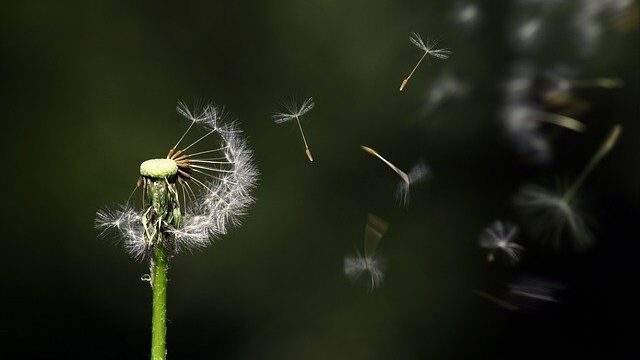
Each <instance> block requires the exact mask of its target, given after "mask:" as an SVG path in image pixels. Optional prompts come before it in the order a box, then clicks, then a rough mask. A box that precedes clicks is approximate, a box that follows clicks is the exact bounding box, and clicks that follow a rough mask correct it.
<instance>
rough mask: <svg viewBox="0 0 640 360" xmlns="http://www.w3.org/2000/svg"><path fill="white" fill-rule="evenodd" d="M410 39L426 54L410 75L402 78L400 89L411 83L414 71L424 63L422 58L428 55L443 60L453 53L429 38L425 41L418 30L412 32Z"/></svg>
mask: <svg viewBox="0 0 640 360" xmlns="http://www.w3.org/2000/svg"><path fill="white" fill-rule="evenodd" d="M409 41H411V43H412V44H413V45H415V47H417V48H418V49H420V50H421V51H422V52H424V54H422V57H420V60H418V62H417V63H416V64H415V66H414V67H413V69H412V70H411V72H410V73H409V75H407V77H406V78H404V80H402V84H400V91H403V90H404V88H405V87H406V86H407V84H408V83H409V80H410V79H411V77H412V76H413V73H414V72H416V69H418V66H420V63H422V60H424V58H425V57H426V56H427V55H429V56H432V57H434V58H437V59H441V60H446V59H448V58H449V55H451V50H448V49H437V48H436V44H435V43H433V42H429V40H427V42H424V40H422V37H420V35H419V34H418V33H416V32H414V33H411V36H409Z"/></svg>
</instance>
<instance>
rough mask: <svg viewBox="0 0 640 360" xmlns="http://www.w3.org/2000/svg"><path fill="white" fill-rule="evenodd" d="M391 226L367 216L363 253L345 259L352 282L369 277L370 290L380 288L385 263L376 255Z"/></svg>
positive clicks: (345, 271)
mask: <svg viewBox="0 0 640 360" xmlns="http://www.w3.org/2000/svg"><path fill="white" fill-rule="evenodd" d="M388 228H389V224H388V223H387V222H386V221H384V220H382V219H381V218H379V217H377V216H375V215H373V214H367V224H366V225H365V228H364V242H363V252H362V253H361V252H360V251H358V250H356V255H355V256H348V257H345V259H344V274H345V275H346V276H347V278H349V280H351V281H352V282H356V281H358V280H360V279H361V278H363V276H367V277H368V281H367V283H368V286H369V289H370V290H373V289H375V288H377V287H379V286H380V285H381V284H382V281H383V280H384V261H383V259H382V258H381V257H379V256H378V255H377V254H376V253H377V250H378V246H379V245H380V241H381V239H382V237H383V236H384V234H385V233H386V232H387V229H388Z"/></svg>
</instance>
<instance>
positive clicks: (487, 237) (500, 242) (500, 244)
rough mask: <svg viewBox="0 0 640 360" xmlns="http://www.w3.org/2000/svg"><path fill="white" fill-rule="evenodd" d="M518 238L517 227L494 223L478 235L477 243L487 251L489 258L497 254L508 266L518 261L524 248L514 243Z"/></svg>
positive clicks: (498, 222) (499, 222)
mask: <svg viewBox="0 0 640 360" xmlns="http://www.w3.org/2000/svg"><path fill="white" fill-rule="evenodd" d="M517 236H518V227H517V226H515V225H513V224H511V223H503V222H501V221H494V222H493V223H492V224H491V225H490V226H488V227H487V228H485V229H484V231H483V232H482V234H481V235H480V239H479V243H480V246H481V247H482V248H484V249H487V250H489V251H490V252H489V254H490V256H492V255H493V254H495V253H496V252H499V253H500V254H502V255H504V256H505V257H506V259H507V261H508V262H509V264H512V265H513V264H515V263H517V262H518V261H520V254H521V253H522V251H523V250H524V247H523V246H521V245H519V244H517V243H515V241H514V240H515V239H516V237H517Z"/></svg>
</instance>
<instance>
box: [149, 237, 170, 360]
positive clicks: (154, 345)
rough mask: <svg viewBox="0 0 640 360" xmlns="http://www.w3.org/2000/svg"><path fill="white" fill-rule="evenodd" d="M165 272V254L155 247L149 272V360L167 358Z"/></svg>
mask: <svg viewBox="0 0 640 360" xmlns="http://www.w3.org/2000/svg"><path fill="white" fill-rule="evenodd" d="M167 270H169V262H168V260H167V254H166V252H165V250H164V248H163V247H162V246H161V245H158V246H155V248H154V251H153V264H152V270H151V271H152V275H151V276H152V277H151V289H152V291H153V314H152V319H151V360H164V359H166V357H167V341H166V338H167Z"/></svg>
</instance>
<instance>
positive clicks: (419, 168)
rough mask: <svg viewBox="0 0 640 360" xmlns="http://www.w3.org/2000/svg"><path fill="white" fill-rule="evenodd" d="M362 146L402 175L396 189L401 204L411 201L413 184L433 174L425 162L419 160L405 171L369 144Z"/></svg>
mask: <svg viewBox="0 0 640 360" xmlns="http://www.w3.org/2000/svg"><path fill="white" fill-rule="evenodd" d="M360 147H361V148H362V149H363V150H364V151H366V152H367V153H369V154H371V155H373V156H375V157H377V158H378V159H380V160H382V162H384V163H385V164H386V165H387V166H389V167H390V168H391V170H393V171H395V172H396V174H398V175H399V176H400V179H401V181H400V182H399V183H398V186H397V189H396V198H397V199H398V200H399V201H400V203H401V204H406V203H407V202H408V201H409V192H410V189H411V187H412V186H413V185H415V184H417V183H420V182H422V181H424V180H426V179H427V178H428V177H430V176H431V169H430V168H429V166H428V165H426V164H425V163H423V162H418V163H417V164H416V165H414V166H413V167H412V168H411V170H410V171H409V173H408V174H407V173H405V172H404V171H402V170H400V169H399V168H398V167H397V166H395V165H393V164H392V163H391V162H390V161H389V160H387V159H385V158H384V157H383V156H382V155H380V154H379V153H378V152H377V151H375V150H373V149H372V148H370V147H367V146H360Z"/></svg>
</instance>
